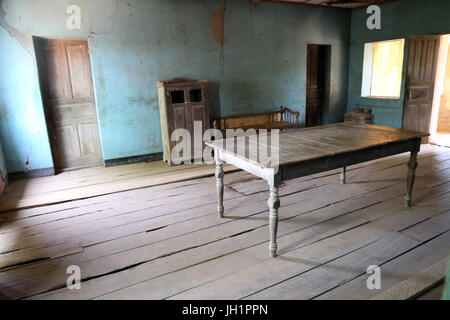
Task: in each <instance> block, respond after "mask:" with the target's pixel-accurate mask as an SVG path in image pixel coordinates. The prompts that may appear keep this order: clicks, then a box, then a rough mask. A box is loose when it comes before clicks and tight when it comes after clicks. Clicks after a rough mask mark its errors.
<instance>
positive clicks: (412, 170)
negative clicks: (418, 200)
mask: <svg viewBox="0 0 450 320" xmlns="http://www.w3.org/2000/svg"><path fill="white" fill-rule="evenodd" d="M417 166H418V163H417V152H411V156H410V158H409V162H408V176H407V178H406V195H405V206H406V207H409V206H411V199H412V190H413V186H414V180H415V178H416V168H417Z"/></svg>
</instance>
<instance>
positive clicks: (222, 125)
mask: <svg viewBox="0 0 450 320" xmlns="http://www.w3.org/2000/svg"><path fill="white" fill-rule="evenodd" d="M283 122H284V123H293V124H298V123H299V112H294V111H292V110H291V109H289V108H285V107H280V110H278V111H272V112H264V113H255V114H246V115H240V116H232V117H225V118H219V119H214V120H213V121H212V124H213V128H216V129H219V130H225V129H236V128H242V127H251V126H258V125H264V124H268V123H283Z"/></svg>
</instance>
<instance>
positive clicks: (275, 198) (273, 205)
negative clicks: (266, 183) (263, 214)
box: [268, 187, 280, 257]
mask: <svg viewBox="0 0 450 320" xmlns="http://www.w3.org/2000/svg"><path fill="white" fill-rule="evenodd" d="M268 205H269V209H270V214H269V232H270V244H269V250H270V255H271V257H275V256H276V254H277V229H278V208H279V207H280V196H279V195H278V187H270V198H269V201H268Z"/></svg>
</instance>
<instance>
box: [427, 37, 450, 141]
mask: <svg viewBox="0 0 450 320" xmlns="http://www.w3.org/2000/svg"><path fill="white" fill-rule="evenodd" d="M436 69H437V71H436V84H435V89H434V97H433V107H432V113H431V121H430V134H431V136H430V142H431V143H434V144H439V145H443V146H447V147H450V35H442V36H441V37H440V47H439V57H438V62H437V68H436Z"/></svg>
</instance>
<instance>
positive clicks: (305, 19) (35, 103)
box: [0, 0, 350, 172]
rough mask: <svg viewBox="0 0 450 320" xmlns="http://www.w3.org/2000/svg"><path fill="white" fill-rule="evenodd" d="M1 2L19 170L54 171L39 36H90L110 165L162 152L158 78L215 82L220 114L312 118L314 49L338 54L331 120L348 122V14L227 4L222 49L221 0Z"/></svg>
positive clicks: (2, 59)
mask: <svg viewBox="0 0 450 320" xmlns="http://www.w3.org/2000/svg"><path fill="white" fill-rule="evenodd" d="M0 1H1V0H0ZM1 2H2V6H1V8H2V10H1V11H0V24H1V25H2V27H0V44H1V48H2V50H0V69H1V71H2V72H0V115H1V116H0V137H1V138H2V141H3V144H4V151H5V157H6V162H7V166H8V171H9V172H17V171H23V170H24V167H25V163H26V162H27V160H29V161H30V164H31V167H30V170H34V169H40V168H48V167H52V166H53V164H52V158H51V152H50V147H49V141H48V136H47V131H46V124H45V120H44V113H43V109H42V101H41V95H40V92H39V82H38V76H37V68H36V61H35V55H34V48H33V44H32V36H40V37H46V38H54V39H88V41H89V46H90V54H91V63H92V72H93V79H94V89H95V94H96V103H97V114H98V118H99V124H100V135H101V141H102V147H103V156H104V158H105V159H115V158H122V157H129V156H136V155H143V154H150V153H157V152H161V151H162V146H161V134H160V123H159V111H158V100H157V90H156V81H157V80H166V79H169V78H173V77H189V78H203V79H207V80H209V81H210V83H211V86H210V104H211V106H210V107H211V113H212V116H219V115H221V116H227V115H233V114H242V113H252V112H261V111H267V110H274V109H276V108H278V106H280V105H284V106H287V107H291V108H292V109H294V110H298V111H300V113H301V119H302V121H303V119H304V113H305V112H304V111H305V90H306V83H305V78H306V48H307V44H308V43H315V44H328V45H331V46H332V48H331V80H330V96H329V97H328V98H329V99H328V100H329V101H330V104H329V105H328V106H327V107H326V114H325V120H326V121H327V122H337V121H341V120H342V119H343V113H344V111H345V110H346V106H347V70H348V65H347V63H348V42H349V35H350V12H347V11H342V10H329V9H317V8H305V7H298V6H282V5H274V4H258V5H256V6H253V5H252V4H251V3H250V1H248V0H228V1H226V6H227V8H226V11H225V30H224V39H225V42H224V45H223V46H222V45H221V44H219V43H218V42H217V41H216V40H215V39H214V34H213V31H212V29H211V26H210V20H211V14H212V13H213V11H214V10H216V9H218V8H220V7H221V6H222V4H223V1H222V0H148V1H144V0H129V1H120V0H116V1H111V0H95V1H94V0H40V1H33V0H3V1H1ZM70 4H77V5H79V6H80V7H81V12H82V28H81V30H68V29H67V27H66V19H67V17H68V15H67V14H66V8H67V7H68V5H70ZM3 48H6V50H4V49H3Z"/></svg>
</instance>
